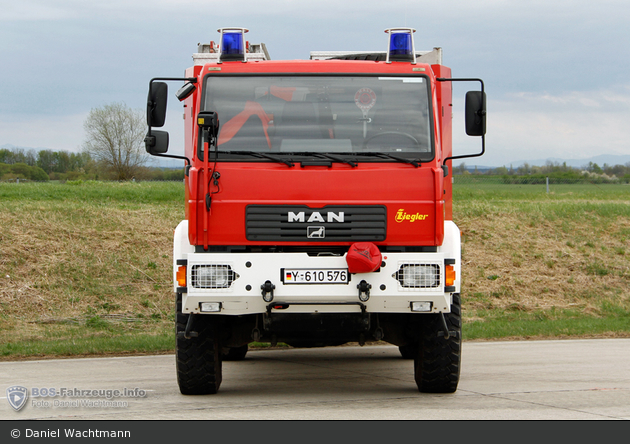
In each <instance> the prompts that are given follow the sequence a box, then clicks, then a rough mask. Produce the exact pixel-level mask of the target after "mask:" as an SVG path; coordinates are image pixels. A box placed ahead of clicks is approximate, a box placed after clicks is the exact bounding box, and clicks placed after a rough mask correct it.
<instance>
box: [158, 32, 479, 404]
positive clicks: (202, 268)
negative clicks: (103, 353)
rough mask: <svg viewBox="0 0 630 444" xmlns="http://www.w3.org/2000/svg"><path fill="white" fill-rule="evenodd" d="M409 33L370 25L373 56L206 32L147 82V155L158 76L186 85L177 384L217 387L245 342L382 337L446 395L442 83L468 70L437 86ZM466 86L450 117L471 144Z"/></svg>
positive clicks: (452, 323) (452, 363)
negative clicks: (215, 38) (291, 55)
mask: <svg viewBox="0 0 630 444" xmlns="http://www.w3.org/2000/svg"><path fill="white" fill-rule="evenodd" d="M414 31H415V30H413V29H411V28H391V29H388V30H386V33H387V34H388V48H387V50H386V51H382V52H380V51H362V52H312V53H311V57H310V59H309V60H281V61H275V60H271V59H270V57H269V53H268V52H267V49H266V46H265V45H264V44H259V45H250V44H249V42H247V41H246V40H245V34H246V33H247V32H248V30H247V29H245V28H221V29H219V33H220V40H219V44H215V43H214V42H211V43H210V44H209V45H201V46H200V48H199V51H200V52H198V53H196V54H194V55H193V62H194V64H193V66H191V67H190V68H188V69H186V71H185V77H183V78H180V79H176V78H163V79H159V78H156V79H153V80H151V83H150V88H149V99H148V105H147V107H148V108H147V116H148V118H147V120H148V125H149V133H148V134H147V139H146V144H147V151H148V152H149V153H151V154H153V155H158V156H167V157H177V156H169V155H167V154H166V152H167V150H168V134H166V133H165V132H164V131H159V130H155V129H154V128H157V127H160V126H162V125H163V123H164V119H165V109H166V91H167V88H166V83H164V81H165V80H166V81H169V80H178V81H184V82H185V84H184V86H182V87H181V88H180V90H179V91H178V92H177V94H176V96H177V98H178V99H179V100H180V101H181V102H182V103H183V106H184V119H185V120H184V122H185V123H184V125H185V144H184V146H185V155H184V156H183V157H182V158H183V159H185V161H186V176H185V181H184V182H185V202H184V205H185V210H186V211H185V215H186V216H185V220H183V221H181V223H180V224H179V225H178V226H177V228H176V229H175V235H174V247H173V290H174V293H175V295H176V312H177V315H176V317H177V319H176V334H177V358H176V359H177V374H178V383H179V387H180V390H181V392H182V393H184V394H208V393H210V394H212V393H216V392H217V391H218V390H219V386H220V384H221V379H222V362H223V361H224V360H240V359H243V358H244V357H245V355H246V353H247V348H248V344H250V343H252V342H270V343H272V344H275V343H278V342H283V343H286V344H288V345H290V346H294V347H319V346H334V345H341V344H345V343H348V342H357V343H359V344H361V345H363V344H365V343H367V342H372V341H385V342H388V343H390V344H393V345H395V346H397V347H399V349H400V353H401V355H402V358H406V359H413V360H414V364H415V381H416V384H417V386H418V389H419V390H420V391H421V392H441V393H450V392H454V391H455V390H456V388H457V384H458V381H459V374H460V355H461V300H460V288H461V245H460V232H459V229H458V228H457V226H456V224H455V223H454V222H453V220H452V187H451V180H450V175H449V171H450V169H451V160H452V159H453V158H456V157H454V156H453V155H452V143H451V120H452V106H451V81H453V80H470V79H451V73H450V69H449V68H447V67H445V66H443V65H442V60H441V59H442V51H441V49H439V48H436V49H433V50H431V51H425V52H421V51H416V50H415V47H414V43H413V32H414ZM472 80H478V79H472ZM481 84H482V91H472V92H470V93H469V95H470V98H468V97H467V108H468V109H467V112H466V115H467V119H468V122H467V131H468V132H469V134H471V135H480V136H482V140H483V134H484V133H485V93H483V83H481ZM482 153H483V151H482ZM458 157H464V156H458ZM435 362H438V363H439V364H438V365H437V366H436V365H435Z"/></svg>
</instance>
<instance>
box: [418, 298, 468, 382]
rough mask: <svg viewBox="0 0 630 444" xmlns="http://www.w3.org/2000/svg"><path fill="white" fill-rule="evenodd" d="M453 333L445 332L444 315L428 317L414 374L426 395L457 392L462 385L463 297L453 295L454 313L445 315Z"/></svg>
mask: <svg viewBox="0 0 630 444" xmlns="http://www.w3.org/2000/svg"><path fill="white" fill-rule="evenodd" d="M444 317H445V319H446V325H447V326H448V329H449V331H451V332H455V334H451V335H450V337H449V338H448V339H446V338H445V337H444V336H442V335H439V333H440V332H443V331H444V329H443V326H442V321H441V319H440V315H427V319H424V322H423V324H422V325H423V327H422V337H421V339H420V344H419V347H418V353H417V354H416V357H415V359H414V373H415V379H416V384H417V385H418V390H420V391H421V392H423V393H454V392H455V391H456V390H457V385H458V384H459V374H460V367H461V350H462V339H461V338H462V334H461V331H462V316H461V300H460V296H459V294H457V293H455V294H453V305H452V306H451V312H450V313H448V314H445V315H444Z"/></svg>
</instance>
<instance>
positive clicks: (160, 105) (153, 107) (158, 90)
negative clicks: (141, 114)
mask: <svg viewBox="0 0 630 444" xmlns="http://www.w3.org/2000/svg"><path fill="white" fill-rule="evenodd" d="M167 96H168V86H167V85H166V83H164V82H152V83H151V84H150V86H149V97H148V98H147V125H148V126H149V127H156V128H160V127H162V126H164V122H165V121H166V102H167Z"/></svg>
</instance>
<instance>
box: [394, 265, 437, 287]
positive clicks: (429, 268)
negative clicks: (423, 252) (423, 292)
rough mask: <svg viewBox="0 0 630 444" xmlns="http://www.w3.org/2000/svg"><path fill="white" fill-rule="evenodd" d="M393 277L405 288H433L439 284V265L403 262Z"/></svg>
mask: <svg viewBox="0 0 630 444" xmlns="http://www.w3.org/2000/svg"><path fill="white" fill-rule="evenodd" d="M393 277H394V279H396V280H397V281H398V282H399V283H400V285H401V286H403V287H405V288H435V287H439V286H440V266H439V265H437V264H403V265H401V267H400V268H399V269H398V271H397V272H396V273H394V276H393Z"/></svg>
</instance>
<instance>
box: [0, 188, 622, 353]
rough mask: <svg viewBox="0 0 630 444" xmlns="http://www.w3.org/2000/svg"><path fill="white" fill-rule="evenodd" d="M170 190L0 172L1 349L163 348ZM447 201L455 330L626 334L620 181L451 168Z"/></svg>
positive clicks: (167, 331) (173, 212)
mask: <svg viewBox="0 0 630 444" xmlns="http://www.w3.org/2000/svg"><path fill="white" fill-rule="evenodd" d="M183 201H184V187H183V184H182V183H181V182H136V183H132V182H125V183H117V182H112V183H101V182H89V181H88V182H80V181H77V182H76V183H20V184H7V183H0V202H1V203H2V205H0V224H1V225H2V226H3V230H1V231H0V251H1V252H2V255H1V256H0V359H19V358H23V357H61V356H84V355H91V354H125V353H164V352H173V351H174V341H175V339H174V333H173V319H174V307H173V306H174V302H173V294H172V287H171V285H172V284H171V279H172V275H171V273H172V268H171V267H172V260H171V254H172V234H173V229H174V228H175V226H176V225H177V223H178V222H179V221H180V220H181V219H183V217H184V207H183ZM453 208H454V211H453V213H454V220H455V222H456V223H457V225H458V226H459V227H460V229H462V248H463V263H464V267H463V269H462V275H463V276H462V278H463V282H464V285H463V291H462V300H463V320H464V328H463V332H464V338H465V339H467V340H474V339H501V338H529V337H535V338H555V337H584V336H597V335H601V336H607V335H608V336H609V335H625V336H630V290H629V289H630V254H629V253H628V251H630V186H628V185H592V184H576V185H552V186H551V193H549V194H547V193H546V187H545V186H544V185H503V184H501V183H498V182H497V183H487V182H479V183H473V184H458V182H457V178H456V179H455V185H454V205H453ZM18 221H19V223H18ZM7 276H8V277H7ZM254 346H255V347H264V346H266V345H265V344H255V345H254Z"/></svg>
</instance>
